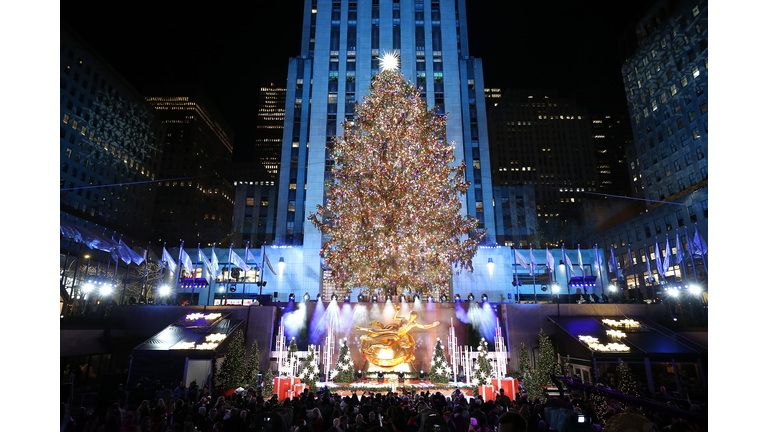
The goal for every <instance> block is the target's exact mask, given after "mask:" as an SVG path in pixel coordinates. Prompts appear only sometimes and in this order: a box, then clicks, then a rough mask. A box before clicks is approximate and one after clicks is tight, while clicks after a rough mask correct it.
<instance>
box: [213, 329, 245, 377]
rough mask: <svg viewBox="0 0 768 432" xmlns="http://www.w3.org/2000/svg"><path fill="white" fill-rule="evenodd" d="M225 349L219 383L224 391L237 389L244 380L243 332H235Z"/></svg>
mask: <svg viewBox="0 0 768 432" xmlns="http://www.w3.org/2000/svg"><path fill="white" fill-rule="evenodd" d="M231 337H232V339H231V340H230V341H229V346H228V347H227V356H226V357H225V358H224V364H223V365H222V366H221V372H220V376H219V382H221V385H222V387H224V388H225V389H232V388H237V387H239V386H240V384H242V383H243V381H244V379H245V368H246V364H245V340H244V339H243V331H242V330H236V331H235V332H234V333H233V334H232V336H231Z"/></svg>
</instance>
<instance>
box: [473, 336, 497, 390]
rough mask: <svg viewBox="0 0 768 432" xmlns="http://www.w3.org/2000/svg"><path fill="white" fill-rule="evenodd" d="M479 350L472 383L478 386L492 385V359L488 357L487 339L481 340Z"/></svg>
mask: <svg viewBox="0 0 768 432" xmlns="http://www.w3.org/2000/svg"><path fill="white" fill-rule="evenodd" d="M477 352H478V354H477V360H476V361H475V370H474V372H472V383H473V384H475V385H476V386H486V385H490V384H491V378H492V376H493V371H492V370H491V360H490V359H489V358H488V342H486V341H485V338H482V339H481V340H480V346H478V347H477Z"/></svg>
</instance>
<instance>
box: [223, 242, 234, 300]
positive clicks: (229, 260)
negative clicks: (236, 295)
mask: <svg viewBox="0 0 768 432" xmlns="http://www.w3.org/2000/svg"><path fill="white" fill-rule="evenodd" d="M233 245H234V243H230V244H229V255H228V256H227V286H226V288H225V289H224V305H226V304H227V300H228V299H229V278H230V277H232V246H233ZM235 284H237V279H235ZM235 286H237V285H235Z"/></svg>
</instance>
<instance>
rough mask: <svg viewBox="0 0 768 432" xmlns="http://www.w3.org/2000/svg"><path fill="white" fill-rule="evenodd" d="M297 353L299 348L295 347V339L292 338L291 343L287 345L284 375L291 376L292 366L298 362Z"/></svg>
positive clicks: (293, 368)
mask: <svg viewBox="0 0 768 432" xmlns="http://www.w3.org/2000/svg"><path fill="white" fill-rule="evenodd" d="M298 352H299V347H298V345H296V338H295V337H292V338H291V343H290V344H288V357H286V359H285V367H284V373H285V374H286V375H290V376H293V371H294V370H295V367H294V365H295V364H296V363H297V362H298V361H299V357H298V354H297V353H298Z"/></svg>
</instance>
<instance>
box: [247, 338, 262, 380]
mask: <svg viewBox="0 0 768 432" xmlns="http://www.w3.org/2000/svg"><path fill="white" fill-rule="evenodd" d="M260 359H261V355H260V353H259V341H258V340H256V339H254V340H253V343H252V344H251V352H250V353H249V354H248V370H247V372H246V375H245V377H246V379H245V381H246V382H248V383H249V384H251V386H253V385H255V384H257V383H258V382H259V381H258V380H259V374H260V373H261V369H260V368H259V361H260Z"/></svg>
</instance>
